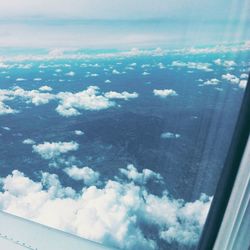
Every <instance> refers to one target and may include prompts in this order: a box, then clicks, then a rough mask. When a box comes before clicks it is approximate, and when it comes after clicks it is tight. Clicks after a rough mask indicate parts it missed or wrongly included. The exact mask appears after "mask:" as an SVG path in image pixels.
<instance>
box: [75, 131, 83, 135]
mask: <svg viewBox="0 0 250 250" xmlns="http://www.w3.org/2000/svg"><path fill="white" fill-rule="evenodd" d="M75 134H76V135H84V132H83V131H81V130H75Z"/></svg>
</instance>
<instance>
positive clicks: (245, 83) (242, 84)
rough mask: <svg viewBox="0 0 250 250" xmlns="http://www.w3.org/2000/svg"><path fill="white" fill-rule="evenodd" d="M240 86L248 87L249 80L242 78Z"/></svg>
mask: <svg viewBox="0 0 250 250" xmlns="http://www.w3.org/2000/svg"><path fill="white" fill-rule="evenodd" d="M239 87H240V88H242V89H245V88H246V87H247V80H240V83H239Z"/></svg>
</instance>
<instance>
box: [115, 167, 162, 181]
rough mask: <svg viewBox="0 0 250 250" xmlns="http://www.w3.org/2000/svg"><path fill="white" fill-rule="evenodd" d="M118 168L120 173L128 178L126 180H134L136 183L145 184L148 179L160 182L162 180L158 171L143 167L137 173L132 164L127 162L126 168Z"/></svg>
mask: <svg viewBox="0 0 250 250" xmlns="http://www.w3.org/2000/svg"><path fill="white" fill-rule="evenodd" d="M119 170H120V172H121V174H123V175H125V176H126V177H127V178H128V180H131V181H134V182H135V183H137V184H146V183H147V182H148V181H149V180H150V179H154V180H156V181H157V182H161V181H162V180H163V178H162V176H161V175H160V174H159V173H155V172H154V171H152V170H150V169H147V168H145V169H143V170H142V172H141V173H139V172H138V170H137V169H136V168H135V167H134V165H132V164H129V165H128V166H127V168H120V169H119Z"/></svg>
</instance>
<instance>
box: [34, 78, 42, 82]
mask: <svg viewBox="0 0 250 250" xmlns="http://www.w3.org/2000/svg"><path fill="white" fill-rule="evenodd" d="M33 81H35V82H39V81H42V78H34V79H33Z"/></svg>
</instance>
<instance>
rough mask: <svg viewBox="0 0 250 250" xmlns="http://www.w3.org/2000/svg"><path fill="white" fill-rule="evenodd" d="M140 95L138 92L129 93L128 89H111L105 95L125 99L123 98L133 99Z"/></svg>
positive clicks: (110, 97)
mask: <svg viewBox="0 0 250 250" xmlns="http://www.w3.org/2000/svg"><path fill="white" fill-rule="evenodd" d="M138 96H139V95H138V94H137V93H136V92H133V93H129V92H127V91H123V92H121V93H119V92H115V91H110V92H107V93H105V97H107V98H109V99H123V100H128V99H133V98H137V97H138Z"/></svg>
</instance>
